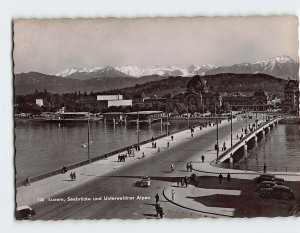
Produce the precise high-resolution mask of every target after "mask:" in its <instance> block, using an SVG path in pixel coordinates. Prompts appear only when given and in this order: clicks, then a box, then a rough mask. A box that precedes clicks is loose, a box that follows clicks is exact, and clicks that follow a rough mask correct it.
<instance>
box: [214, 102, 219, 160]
mask: <svg viewBox="0 0 300 233" xmlns="http://www.w3.org/2000/svg"><path fill="white" fill-rule="evenodd" d="M215 119H216V123H217V159H218V158H219V122H218V121H219V119H218V115H217V104H216V102H215Z"/></svg>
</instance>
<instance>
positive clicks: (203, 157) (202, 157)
mask: <svg viewBox="0 0 300 233" xmlns="http://www.w3.org/2000/svg"><path fill="white" fill-rule="evenodd" d="M204 159H205V156H204V155H202V156H201V160H202V163H204Z"/></svg>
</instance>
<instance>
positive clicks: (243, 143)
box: [218, 118, 280, 163]
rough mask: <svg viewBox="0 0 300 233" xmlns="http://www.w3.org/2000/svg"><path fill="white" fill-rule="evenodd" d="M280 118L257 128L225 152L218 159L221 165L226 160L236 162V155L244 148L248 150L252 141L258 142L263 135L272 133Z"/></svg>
mask: <svg viewBox="0 0 300 233" xmlns="http://www.w3.org/2000/svg"><path fill="white" fill-rule="evenodd" d="M279 120H280V118H275V119H272V120H270V121H268V122H265V123H262V125H261V126H259V127H257V128H256V129H255V130H254V131H252V132H250V133H248V134H247V135H245V137H243V138H242V139H241V140H240V141H239V142H237V143H236V144H235V145H234V146H233V147H232V148H230V149H228V150H227V151H226V152H224V153H223V154H222V155H221V156H220V157H219V159H218V162H219V163H223V162H225V161H226V160H227V161H228V162H229V161H230V160H231V162H233V161H234V157H235V153H236V152H237V151H238V150H240V149H241V147H243V149H245V150H247V147H248V144H249V142H250V141H251V140H255V141H256V142H257V140H258V139H257V137H258V135H261V136H262V137H264V135H265V133H269V132H270V128H273V127H274V125H277V124H278V121H279Z"/></svg>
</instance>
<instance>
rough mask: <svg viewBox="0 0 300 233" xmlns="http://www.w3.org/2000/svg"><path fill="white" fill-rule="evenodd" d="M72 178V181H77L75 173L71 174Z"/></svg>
mask: <svg viewBox="0 0 300 233" xmlns="http://www.w3.org/2000/svg"><path fill="white" fill-rule="evenodd" d="M70 178H71V180H72V181H74V180H76V174H75V172H71V173H70Z"/></svg>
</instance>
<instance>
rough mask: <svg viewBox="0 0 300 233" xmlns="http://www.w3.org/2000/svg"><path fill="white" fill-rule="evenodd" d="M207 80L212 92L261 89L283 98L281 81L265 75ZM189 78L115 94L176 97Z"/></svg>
mask: <svg viewBox="0 0 300 233" xmlns="http://www.w3.org/2000/svg"><path fill="white" fill-rule="evenodd" d="M202 77H203V78H204V79H205V80H207V84H208V86H209V87H210V89H211V90H213V91H219V92H234V91H245V92H251V91H255V90H258V89H259V88H262V89H263V90H265V91H267V92H268V93H269V94H273V95H276V96H278V97H283V94H284V84H285V81H284V80H283V79H279V78H274V77H272V76H270V75H266V74H230V73H229V74H216V75H206V76H202ZM190 79H191V78H190V77H169V78H167V79H163V80H160V81H152V82H148V83H144V84H141V85H135V86H133V87H127V88H123V89H120V90H115V92H120V93H126V94H127V95H129V96H134V95H135V94H137V93H143V92H144V93H145V95H146V96H154V95H157V96H163V95H166V94H168V93H171V94H172V95H176V94H179V93H182V92H184V91H185V87H186V84H187V82H188V81H189V80H190Z"/></svg>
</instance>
